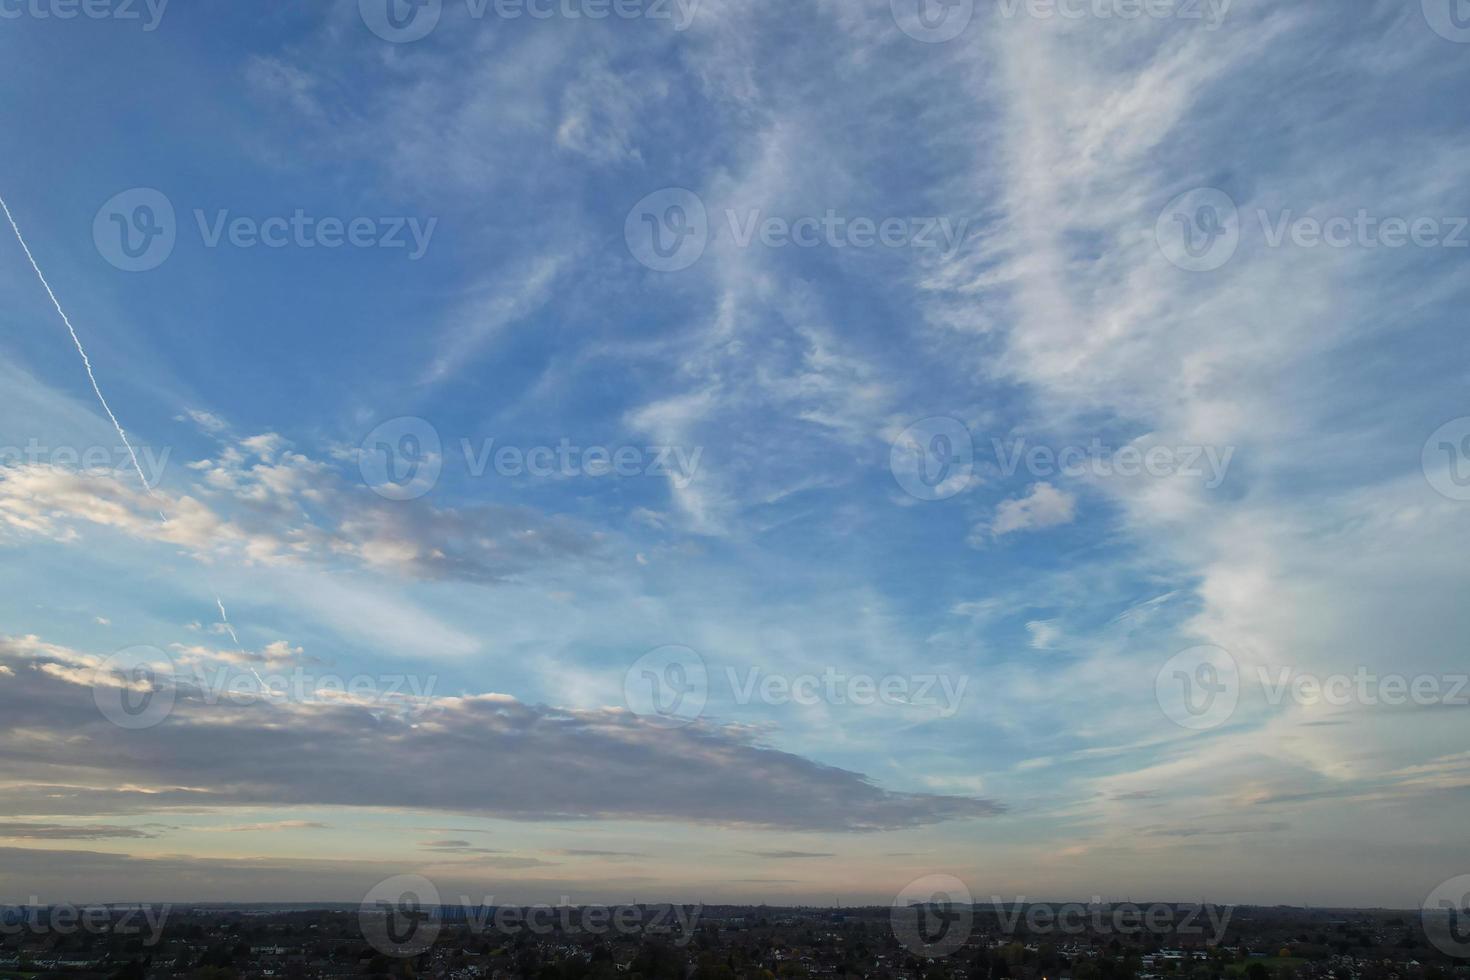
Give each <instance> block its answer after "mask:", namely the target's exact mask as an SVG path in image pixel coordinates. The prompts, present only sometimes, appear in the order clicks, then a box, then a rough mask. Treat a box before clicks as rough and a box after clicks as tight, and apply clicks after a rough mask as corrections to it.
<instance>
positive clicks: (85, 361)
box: [0, 196, 264, 683]
mask: <svg viewBox="0 0 1470 980" xmlns="http://www.w3.org/2000/svg"><path fill="white" fill-rule="evenodd" d="M0 209H3V210H4V211H5V220H6V221H9V222H10V229H11V231H14V232H15V240H16V241H18V242H20V247H21V250H22V251H23V252H25V253H26V260H27V261H29V262H30V263H31V268H32V269H34V270H36V278H37V279H39V280H41V286H42V287H43V288H45V290H46V295H47V296H49V297H51V305H52V306H54V307H56V312H57V313H58V314H60V316H61V322H62V323H64V324H66V330H67V333H69V334H71V342H72V343H73V344H75V345H76V348H77V353H78V354H80V355H82V366H83V367H84V368H86V369H87V380H89V381H91V382H92V390H93V391H94V392H96V393H97V401H99V402H101V403H102V410H103V411H104V412H106V413H107V417H108V418H109V419H111V420H112V427H113V428H114V429H116V430H117V435H118V438H119V439H121V440H122V442H123V446H124V447H125V448H126V449H127V451H128V457H129V458H130V459H131V460H132V461H133V470H134V471H135V472H136V473H137V474H138V480H139V481H140V482H141V483H142V484H143V489H144V490H145V491H147V493H148V496H149V497H150V498H151V499H152V500H153V501H154V502H159V501H160V500H161V499H162V498H160V497H159V496H158V493H157V492H156V491H155V490H154V489H153V487H151V486H149V484H148V478H147V477H146V476H144V475H143V467H142V466H140V465H139V464H138V454H137V453H136V452H134V450H133V443H132V441H131V440H129V439H128V434H127V432H126V431H124V430H123V427H122V423H121V422H119V421H118V420H117V416H116V415H115V414H113V411H112V406H111V405H109V404H107V396H105V395H103V394H102V386H101V385H99V384H98V383H97V375H96V374H94V373H93V372H92V359H91V358H90V357H88V356H87V349H86V348H85V347H83V346H82V340H81V338H80V337H78V336H77V331H76V328H75V327H73V326H72V325H71V318H70V317H68V316H67V315H66V311H65V310H63V309H62V308H61V302H60V301H59V300H58V299H57V298H56V293H55V292H53V291H52V289H51V284H50V283H49V282H47V281H46V274H45V273H44V272H42V271H41V267H40V266H39V265H37V264H36V257H35V256H34V255H32V254H31V247H30V246H29V245H27V244H26V236H25V235H23V234H21V231H20V225H18V224H16V223H15V215H13V214H11V213H10V205H8V204H6V203H5V198H4V197H3V196H0ZM158 519H159V520H161V521H162V522H163V523H165V524H167V523H168V516H167V515H166V514H164V512H163V510H162V509H161V508H160V510H159V511H158ZM210 591H211V592H214V590H213V589H211V590H210ZM214 604H215V605H216V606H218V607H219V615H220V621H221V622H222V623H223V624H224V627H225V629H226V630H227V631H228V632H229V634H230V639H231V640H233V641H234V643H235V646H236V647H239V646H240V638H239V637H238V636H236V635H235V627H234V626H233V625H231V624H230V617H229V616H228V615H227V614H226V613H225V604H224V601H223V600H222V599H220V597H219V593H218V592H215V593H214ZM250 672H251V673H252V674H255V677H256V680H260V675H259V674H258V673H256V671H255V668H254V667H251V668H250ZM262 683H264V682H263V681H262Z"/></svg>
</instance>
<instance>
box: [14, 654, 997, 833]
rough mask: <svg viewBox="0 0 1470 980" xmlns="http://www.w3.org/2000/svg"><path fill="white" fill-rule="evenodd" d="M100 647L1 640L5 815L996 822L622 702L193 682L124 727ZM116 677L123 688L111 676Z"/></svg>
mask: <svg viewBox="0 0 1470 980" xmlns="http://www.w3.org/2000/svg"><path fill="white" fill-rule="evenodd" d="M99 663H100V660H99V659H98V658H96V657H93V656H90V655H87V654H82V653H78V652H75V651H71V650H67V649H65V648H62V647H58V646H54V645H50V644H45V643H42V642H40V641H39V640H36V639H35V638H22V639H10V640H3V641H0V664H3V665H4V667H5V668H8V673H7V676H6V683H4V684H3V685H0V751H3V752H4V754H5V757H6V758H7V760H8V764H7V774H8V776H9V783H8V785H7V786H6V787H5V788H3V789H0V809H3V810H4V811H5V812H8V813H25V814H37V813H45V814H52V815H60V814H67V815H76V816H87V817H92V816H94V815H97V814H104V813H105V814H127V813H143V812H147V813H159V812H166V811H168V810H170V809H175V808H182V809H195V808H221V807H261V806H308V805H314V806H350V807H375V808H398V807H413V808H424V809H437V810H444V811H453V812H457V813H464V814H475V815H479V816H488V817H499V818H509V819H517V820H565V819H580V818H603V819H646V820H677V821H687V822H693V823H703V824H712V825H728V826H744V827H760V828H771V829H782V830H818V831H838V832H851V831H878V830H891V829H897V828H904V827H915V826H920V825H925V824H933V823H937V822H941V821H946V820H959V819H969V818H976V817H985V816H990V815H993V814H996V813H998V812H1000V811H1001V810H1002V807H1001V806H1000V805H999V804H997V803H994V802H992V801H989V800H983V799H975V798H969V797H958V796H941V795H932V794H926V793H898V792H890V791H887V790H883V789H881V788H879V787H878V786H876V785H874V784H873V783H872V782H871V781H870V780H869V779H867V778H866V777H865V776H863V775H861V774H859V773H855V772H851V771H848V770H845V769H838V768H835V767H831V766H824V765H821V764H819V763H816V762H813V761H811V760H809V759H805V758H803V757H801V756H798V755H793V754H791V753H788V752H783V751H780V750H778V749H775V748H771V747H769V746H767V745H765V744H763V743H762V741H761V740H760V738H759V735H758V733H757V732H755V731H753V730H751V729H748V728H741V727H735V726H716V725H709V724H696V725H691V726H689V727H687V728H682V729H676V730H668V729H665V728H661V727H658V726H656V725H653V724H650V723H649V722H647V721H645V720H644V719H641V718H639V717H638V716H636V715H634V714H632V713H630V712H628V711H626V710H622V709H612V708H602V709H595V710H569V709H561V708H553V707H548V706H544V705H529V704H524V703H522V702H520V701H517V700H516V699H515V698H512V697H509V696H507V695H501V694H482V695H473V696H463V697H444V698H429V699H426V700H423V701H420V702H416V703H415V705H414V710H412V711H408V710H400V707H399V706H385V704H384V703H383V702H381V701H380V702H376V703H375V702H371V701H367V700H363V699H358V698H352V697H341V696H339V697H334V698H330V699H323V700H308V701H304V702H302V701H294V700H285V701H283V700H260V701H258V702H256V703H251V704H240V703H210V702H209V699H208V697H207V692H204V691H200V690H197V689H194V688H191V687H189V686H186V685H179V686H178V688H177V701H176V702H175V704H174V706H173V708H172V711H171V713H170V714H169V715H168V716H167V717H166V718H165V719H164V720H163V721H161V722H160V723H159V724H157V725H156V726H154V727H151V728H145V729H139V730H121V729H119V728H117V727H115V726H114V725H113V724H111V723H110V722H109V721H107V720H106V719H105V718H104V717H103V715H102V713H101V712H100V711H99V710H98V707H97V704H96V702H95V700H94V687H93V684H94V679H95V678H96V677H97V669H96V668H97V665H98V664H99ZM102 676H103V680H104V683H106V684H116V683H121V682H122V681H121V680H120V679H118V678H116V677H112V676H111V675H108V674H105V673H104V674H103V675H102Z"/></svg>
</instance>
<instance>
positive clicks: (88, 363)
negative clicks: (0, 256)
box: [0, 197, 167, 520]
mask: <svg viewBox="0 0 1470 980" xmlns="http://www.w3.org/2000/svg"><path fill="white" fill-rule="evenodd" d="M0 208H3V209H4V211H5V220H6V221H9V222H10V228H11V230H12V231H14V232H15V240H16V241H18V242H20V247H21V251H23V252H25V253H26V260H27V261H29V262H30V263H31V268H32V269H35V270H36V278H37V279H39V280H41V285H42V286H43V287H45V289H46V295H47V296H50V297H51V305H52V306H54V307H56V312H57V313H59V314H61V322H62V323H64V324H66V331H67V333H69V334H71V342H72V343H73V344H75V345H76V348H77V353H78V354H80V355H82V366H83V367H85V368H86V369H87V380H89V381H91V382H92V390H93V391H95V392H96V393H97V400H98V401H99V402H101V403H102V410H103V411H104V412H106V413H107V417H108V418H110V419H112V427H113V428H114V429H116V430H117V435H118V438H119V439H121V440H122V441H123V446H124V447H126V448H127V451H128V457H129V458H130V459H131V460H132V461H133V469H134V470H135V471H136V472H137V474H138V479H139V480H141V481H143V489H144V490H147V491H148V496H150V497H152V498H153V499H154V500H157V499H158V495H157V494H155V493H154V492H153V488H152V487H150V486H149V485H148V478H147V477H146V476H144V475H143V467H141V466H139V465H138V454H137V453H135V452H133V444H132V443H131V442H130V441H128V434H127V433H126V432H124V431H123V427H122V423H121V422H119V421H118V420H117V416H116V415H114V414H112V406H111V405H109V404H107V398H106V397H105V396H104V395H103V394H102V388H101V386H99V385H98V384H97V375H95V374H93V373H92V359H91V358H89V357H88V356H87V351H86V349H85V348H84V347H82V341H81V338H79V337H78V336H77V331H76V328H75V327H73V326H72V325H71V319H70V318H69V317H68V316H67V315H66V311H65V310H63V309H62V308H61V303H60V302H58V301H57V299H56V294H55V293H53V292H52V291H51V284H50V283H49V282H47V281H46V274H45V273H44V272H42V271H41V267H40V266H39V265H37V264H36V257H35V256H34V255H32V254H31V247H30V246H29V245H27V244H26V236H24V235H22V234H21V233H20V225H17V224H16V223H15V216H14V215H13V214H11V213H10V205H8V204H6V203H5V198H3V197H0ZM158 516H160V517H163V515H162V514H159V515H158ZM164 519H165V520H167V518H164Z"/></svg>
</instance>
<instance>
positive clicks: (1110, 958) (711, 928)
mask: <svg viewBox="0 0 1470 980" xmlns="http://www.w3.org/2000/svg"><path fill="white" fill-rule="evenodd" d="M1454 915H1455V913H1454V912H1450V913H1449V916H1450V917H1449V918H1447V919H1446V920H1444V921H1434V920H1432V919H1429V918H1425V916H1423V915H1421V913H1420V912H1419V911H1418V910H1412V911H1394V910H1345V909H1304V908H1299V907H1281V906H1277V907H1260V906H1236V907H1229V906H1211V905H1203V906H1201V905H1178V904H1172V903H1171V904H1155V905H1137V904H1132V903H1111V904H1108V903H1098V902H1089V903H1072V904H1070V905H1068V904H1055V903H1053V904H1039V903H1022V902H1017V903H1006V902H1003V901H997V902H992V903H988V904H975V905H969V906H958V905H944V906H940V905H919V904H916V905H909V906H896V907H886V906H872V907H862V908H809V907H805V908H802V907H798V908H780V907H774V906H764V905H763V906H692V905H628V906H613V907H608V906H570V905H563V906H529V907H527V906H521V907H511V906H501V907H496V908H484V907H481V908H460V907H448V906H434V907H425V908H417V907H414V908H405V907H397V906H393V905H388V904H383V905H372V904H368V903H364V904H363V905H360V906H359V905H325V906H313V907H307V906H270V907H267V906H247V905H240V906H166V905H151V906H141V905H140V906H121V905H109V906H92V907H76V906H55V905H30V906H11V907H8V908H5V909H3V910H0V980H13V978H34V977H74V978H113V980H155V978H165V977H186V978H198V980H249V978H258V977H259V978H265V977H271V978H277V977H279V978H292V980H297V978H303V980H304V978H322V977H399V978H431V977H432V978H448V980H1453V978H1460V980H1470V960H1467V959H1464V958H1458V957H1457V956H1456V955H1455V954H1456V953H1457V952H1458V951H1459V946H1458V945H1457V944H1454V943H1446V942H1444V941H1442V940H1441V941H1437V938H1438V937H1437V936H1436V931H1437V930H1439V929H1447V930H1449V933H1448V934H1449V935H1452V936H1455V937H1458V936H1459V929H1460V924H1459V922H1458V920H1457V919H1454V918H1453V916H1454Z"/></svg>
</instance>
